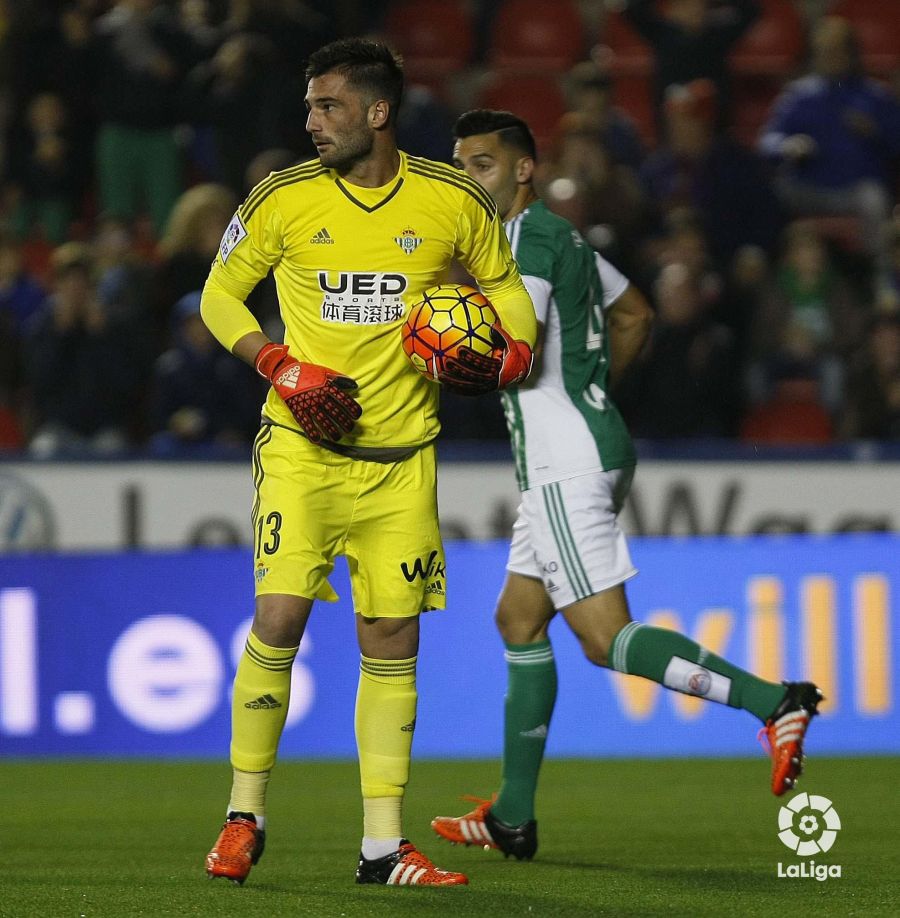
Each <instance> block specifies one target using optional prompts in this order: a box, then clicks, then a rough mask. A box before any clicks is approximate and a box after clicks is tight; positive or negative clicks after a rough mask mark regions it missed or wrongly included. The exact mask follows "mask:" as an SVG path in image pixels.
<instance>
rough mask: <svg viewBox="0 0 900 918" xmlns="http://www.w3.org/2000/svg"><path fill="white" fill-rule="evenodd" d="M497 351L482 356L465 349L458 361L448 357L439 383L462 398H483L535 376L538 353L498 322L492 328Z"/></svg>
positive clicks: (459, 355)
mask: <svg viewBox="0 0 900 918" xmlns="http://www.w3.org/2000/svg"><path fill="white" fill-rule="evenodd" d="M491 334H492V336H493V338H494V345H495V347H494V350H493V352H492V353H491V354H488V355H485V354H479V353H478V352H477V351H473V350H472V348H470V347H461V348H460V349H459V351H458V352H457V355H456V357H447V358H446V359H445V360H444V366H443V368H442V370H441V372H440V373H439V374H438V379H439V381H440V382H441V383H442V384H443V385H444V386H446V387H447V389H449V390H450V391H451V392H457V393H459V394H460V395H483V394H484V393H485V392H494V391H496V390H497V389H505V388H506V387H507V386H514V385H516V383H520V382H522V380H523V379H525V377H526V376H528V374H529V373H530V372H531V364H532V361H533V360H534V352H533V351H532V350H531V348H530V347H529V346H528V345H527V344H526V343H525V342H524V341H517V340H516V339H515V338H512V337H510V335H509V333H508V332H507V331H506V330H505V329H504V328H503V327H502V326H501V325H500V323H499V322H495V323H494V324H493V325H492V326H491Z"/></svg>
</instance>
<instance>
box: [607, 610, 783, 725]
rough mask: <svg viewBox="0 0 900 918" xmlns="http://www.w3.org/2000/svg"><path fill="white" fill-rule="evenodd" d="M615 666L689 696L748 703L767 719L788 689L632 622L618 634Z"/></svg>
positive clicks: (732, 703)
mask: <svg viewBox="0 0 900 918" xmlns="http://www.w3.org/2000/svg"><path fill="white" fill-rule="evenodd" d="M609 665H610V668H612V669H615V670H618V672H620V673H631V674H632V675H635V676H644V677H645V678H647V679H652V680H653V681H654V682H659V683H660V684H661V685H665V686H667V687H668V688H670V689H675V691H677V692H684V694H685V695H697V696H698V697H701V698H708V699H709V700H710V701H718V702H720V703H721V704H727V705H729V706H730V707H732V708H743V709H744V710H745V711H749V712H750V713H751V714H755V715H756V716H757V717H758V718H759V719H760V720H762V721H765V720H767V719H768V717H769V716H770V715H771V714H772V712H773V711H774V710H775V708H776V707H778V705H779V703H780V702H781V700H782V698H784V693H785V688H784V686H783V685H779V684H777V683H775V682H766V681H765V680H763V679H759V678H757V677H756V676H754V675H752V674H751V673H748V672H747V671H746V670H743V669H741V668H740V667H738V666H734V665H733V664H732V663H729V662H728V661H727V660H723V659H722V658H721V657H718V656H716V655H715V654H714V653H710V652H709V651H708V650H707V649H706V648H705V647H701V646H700V645H699V644H697V643H696V642H694V641H692V640H691V639H690V638H687V637H685V636H684V635H683V634H679V633H678V632H677V631H669V630H668V629H666V628H652V627H650V626H649V625H642V624H641V623H640V622H629V624H627V625H626V626H625V627H624V628H623V629H622V630H621V631H620V632H619V633H618V634H617V635H616V636H615V638H614V639H613V642H612V645H611V646H610V649H609Z"/></svg>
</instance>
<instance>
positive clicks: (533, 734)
mask: <svg viewBox="0 0 900 918" xmlns="http://www.w3.org/2000/svg"><path fill="white" fill-rule="evenodd" d="M519 736H524V737H526V738H527V739H547V725H546V724H540V725H539V726H537V727H535V728H534V729H533V730H522V731H520V732H519Z"/></svg>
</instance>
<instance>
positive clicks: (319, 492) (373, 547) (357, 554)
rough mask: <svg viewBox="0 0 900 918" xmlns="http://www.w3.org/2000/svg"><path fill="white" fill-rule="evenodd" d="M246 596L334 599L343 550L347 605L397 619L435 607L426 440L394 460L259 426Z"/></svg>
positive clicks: (432, 466)
mask: <svg viewBox="0 0 900 918" xmlns="http://www.w3.org/2000/svg"><path fill="white" fill-rule="evenodd" d="M253 483H254V487H255V491H256V497H255V500H254V502H253V513H252V520H253V548H254V580H255V583H256V595H257V596H261V595H264V594H267V593H286V594H289V595H293V596H305V597H307V598H308V599H324V600H326V601H328V602H334V601H336V600H337V598H338V596H337V593H335V592H334V590H333V589H332V587H331V585H330V584H329V582H328V576H329V574H330V573H331V571H332V570H333V568H334V559H335V558H336V557H337V556H339V555H345V556H346V558H347V564H348V567H349V569H350V585H351V590H352V593H353V605H354V609H355V611H356V612H357V613H359V614H360V615H364V616H366V617H386V618H403V617H407V616H411V615H417V614H418V613H419V612H422V611H425V610H427V609H443V608H444V605H445V589H446V577H445V560H444V549H443V545H442V544H441V535H440V529H439V527H438V515H437V471H436V457H435V449H434V446H433V445H431V446H425V447H423V448H422V449H420V450H418V451H417V452H415V453H413V454H412V455H411V456H408V457H407V458H405V459H401V460H400V461H397V462H373V461H367V460H361V459H351V458H348V457H346V456H341V455H338V454H336V453H333V452H331V451H329V450H327V449H324V448H322V447H320V446H316V445H314V444H313V443H310V442H309V441H308V440H307V439H306V438H305V437H303V436H301V435H300V434H298V433H295V432H293V431H291V430H287V429H285V428H283V427H278V426H275V425H269V424H264V425H263V427H262V429H261V430H260V432H259V434H258V435H257V437H256V441H255V442H254V445H253Z"/></svg>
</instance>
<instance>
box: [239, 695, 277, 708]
mask: <svg viewBox="0 0 900 918" xmlns="http://www.w3.org/2000/svg"><path fill="white" fill-rule="evenodd" d="M244 707H245V708H250V710H251V711H264V710H269V709H271V708H280V707H281V702H280V701H279V700H278V699H277V698H276V697H275V696H274V695H260V696H259V698H257V699H256V701H248V702H247V703H246V704H245V705H244Z"/></svg>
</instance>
